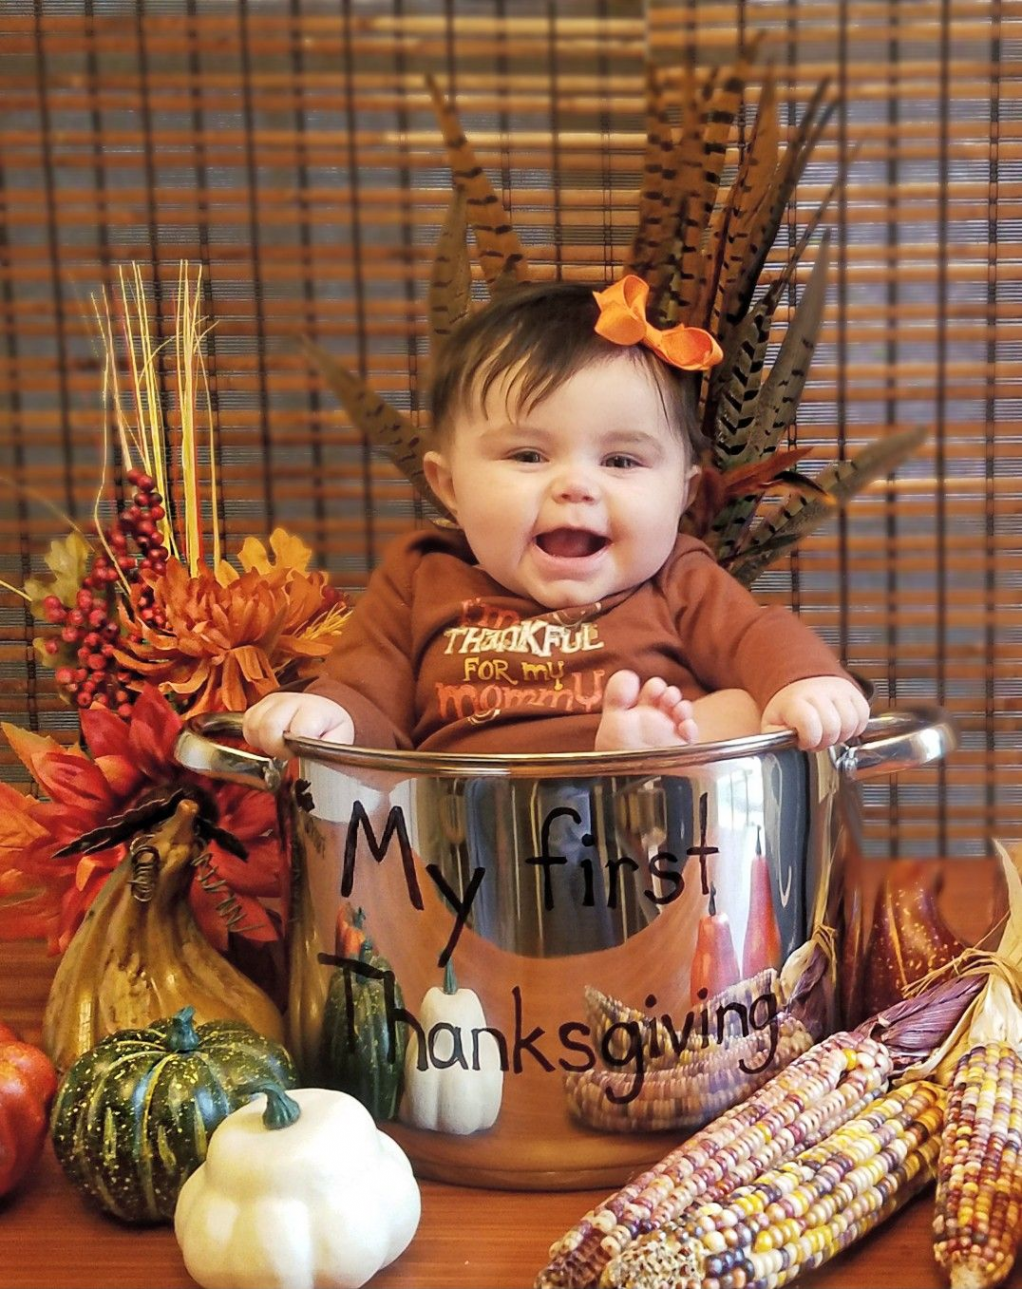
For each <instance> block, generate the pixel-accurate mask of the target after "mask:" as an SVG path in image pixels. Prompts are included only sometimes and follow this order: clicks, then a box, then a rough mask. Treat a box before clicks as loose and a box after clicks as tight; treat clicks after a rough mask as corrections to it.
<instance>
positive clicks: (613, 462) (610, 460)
mask: <svg viewBox="0 0 1022 1289" xmlns="http://www.w3.org/2000/svg"><path fill="white" fill-rule="evenodd" d="M603 464H604V465H606V466H610V468H611V469H612V470H632V469H634V468H635V467H636V466H639V465H642V462H641V461H640V460H638V458H637V457H632V456H629V455H628V454H627V452H613V453H611V455H610V456H608V457H605V458H604V460H603Z"/></svg>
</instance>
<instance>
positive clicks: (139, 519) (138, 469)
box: [6, 265, 349, 719]
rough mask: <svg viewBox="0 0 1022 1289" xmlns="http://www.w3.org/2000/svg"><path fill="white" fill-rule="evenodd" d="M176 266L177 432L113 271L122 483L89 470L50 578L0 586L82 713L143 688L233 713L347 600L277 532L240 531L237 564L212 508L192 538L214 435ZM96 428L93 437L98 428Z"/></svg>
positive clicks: (198, 347)
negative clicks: (21, 608)
mask: <svg viewBox="0 0 1022 1289" xmlns="http://www.w3.org/2000/svg"><path fill="white" fill-rule="evenodd" d="M186 269H187V266H186V265H182V267H181V274H180V277H179V282H178V307H177V320H176V327H175V335H174V341H175V344H174V346H173V354H174V360H173V375H174V376H176V378H177V402H178V411H179V418H180V428H179V429H178V430H176V431H175V432H173V433H172V432H171V431H170V430H169V428H168V426H167V425H166V424H165V422H164V419H163V415H162V412H161V408H162V404H163V394H162V390H161V389H160V386H159V373H158V371H157V368H156V366H155V362H156V350H155V349H154V346H153V343H152V340H151V337H150V329H149V318H148V313H147V305H146V302H145V296H144V284H143V282H142V277H141V273H140V271H139V270H138V268H137V267H136V268H135V270H134V278H133V286H129V285H127V284H126V283H125V280H124V277H123V275H122V278H121V297H122V299H121V308H120V311H119V312H120V316H121V318H122V321H123V325H124V338H123V346H122V347H123V349H124V350H125V352H126V355H127V359H128V364H129V368H130V382H129V384H130V388H131V390H132V394H131V396H130V397H127V398H125V397H122V395H121V392H120V383H119V375H118V361H117V344H116V341H115V336H114V331H113V324H112V321H111V316H110V309H109V305H107V306H106V308H105V310H104V311H102V312H101V311H100V309H99V308H98V307H97V310H96V312H97V317H98V319H99V325H100V333H101V336H102V340H103V345H104V350H105V356H106V370H105V375H104V386H105V390H106V393H107V396H108V404H109V409H110V414H111V417H112V420H113V423H114V428H115V431H116V438H117V446H118V449H119V455H120V461H121V465H122V469H123V481H124V483H123V484H122V486H121V487H120V488H117V487H113V488H107V484H106V479H107V474H106V472H104V478H103V480H102V481H101V484H100V489H99V493H98V495H97V498H96V506H95V509H94V513H93V523H92V531H91V532H87V531H85V530H84V529H82V528H79V527H77V526H75V525H73V524H72V523H71V521H70V520H68V521H67V522H68V526H69V527H70V528H71V532H70V533H69V534H68V535H67V537H65V538H59V539H56V540H54V541H53V543H52V544H51V546H50V549H49V552H48V553H47V555H46V557H45V563H46V566H47V568H48V569H49V570H50V573H51V575H52V576H51V577H49V578H38V577H36V578H29V579H28V580H27V581H26V582H25V584H24V586H23V587H21V588H18V587H7V588H6V589H8V590H10V591H13V592H14V593H15V594H17V595H20V596H21V597H22V598H23V599H24V600H26V601H27V602H28V604H29V605H30V606H31V609H32V613H33V614H34V616H36V617H37V618H40V619H41V620H43V621H44V622H46V623H47V624H48V629H47V631H46V632H45V634H43V635H42V636H40V637H38V638H37V639H36V640H35V642H34V643H35V648H36V653H37V655H38V657H39V658H40V660H41V661H42V662H43V663H44V664H45V665H46V666H47V667H49V668H51V669H53V671H54V675H55V679H56V682H57V688H58V691H59V692H60V693H61V695H62V696H63V697H64V698H66V699H67V700H68V701H70V702H73V703H76V704H77V705H78V706H79V707H80V708H82V709H88V708H90V707H92V706H93V705H99V706H102V707H108V708H109V709H110V710H111V711H115V712H117V714H118V715H120V716H121V717H122V718H124V719H128V717H129V716H130V713H131V707H132V704H133V703H134V701H135V699H136V697H137V695H138V693H139V691H140V690H141V688H142V686H143V684H144V683H145V682H147V681H150V682H153V683H155V684H156V685H158V686H159V688H160V690H161V691H162V692H163V693H164V694H166V695H167V697H168V698H169V699H170V700H171V702H172V703H173V704H174V706H175V707H176V709H177V710H178V711H180V712H187V713H188V714H190V715H194V716H197V715H199V714H201V713H203V712H213V711H241V710H242V709H243V708H245V707H247V706H248V705H249V704H250V703H252V702H255V701H256V700H258V699H259V698H262V697H263V696H264V695H266V694H268V693H270V692H271V691H272V690H274V689H277V688H278V687H279V686H280V685H281V684H282V683H285V682H287V681H290V680H293V679H297V678H300V677H302V676H303V675H304V674H306V672H307V670H308V668H309V667H310V666H312V665H313V664H314V663H315V660H316V659H317V658H319V657H322V656H324V655H326V654H327V653H329V652H330V649H331V648H332V646H333V645H334V643H335V642H336V640H337V637H338V635H339V633H340V631H341V628H342V627H343V625H344V620H345V618H346V616H347V611H348V608H349V605H348V601H347V598H346V596H344V595H343V594H342V593H341V592H340V591H338V590H336V589H335V588H334V587H332V586H331V585H330V583H329V581H328V579H327V577H326V575H325V574H324V573H319V572H310V571H309V561H310V559H311V557H312V551H311V550H310V549H309V548H308V547H307V546H306V545H305V544H304V543H303V542H302V541H301V540H300V539H299V538H297V537H295V536H293V535H292V534H290V533H287V532H285V531H284V529H282V528H278V529H276V530H275V531H274V532H273V533H272V534H271V535H270V538H269V545H268V547H267V546H266V545H265V544H264V543H263V542H262V541H261V540H259V539H258V538H256V537H248V538H246V539H245V541H244V542H243V543H242V545H241V547H240V549H239V551H238V554H237V562H238V564H239V565H240V571H239V570H238V569H237V568H235V567H234V566H233V565H232V564H230V563H229V562H228V561H227V560H226V559H224V558H223V557H222V553H221V543H220V523H219V519H218V517H217V516H216V512H215V510H214V521H213V523H212V531H211V533H210V534H209V536H208V537H206V536H205V535H204V532H203V521H202V516H203V513H204V511H205V510H207V509H209V508H210V507H211V506H215V503H216V501H217V499H218V493H217V477H218V463H217V451H216V448H217V444H216V438H215V435H214V433H213V425H212V411H211V409H210V407H209V400H208V397H207V398H206V399H205V400H204V401H205V407H204V408H200V407H199V406H198V402H199V400H198V398H197V392H198V391H199V390H205V389H206V381H205V365H204V358H203V351H202V342H203V337H204V335H205V332H204V331H203V330H202V326H201V322H200V319H199V318H198V314H197V301H198V296H199V290H198V288H199V280H197V281H196V283H195V287H194V290H193V288H192V287H191V284H190V282H189V280H188V276H187V272H186ZM200 277H201V275H200ZM104 303H105V302H104ZM200 412H202V413H203V414H204V415H205V416H206V418H207V419H208V421H209V430H208V436H207V437H208V443H207V455H208V458H209V462H210V465H209V468H208V478H207V480H206V483H207V487H206V488H205V489H204V488H203V486H202V483H203V481H202V478H201V475H200V471H199V468H198V435H197V431H196V421H197V419H198V416H199V413H200ZM104 437H105V440H107V441H109V438H110V435H109V433H105V436H104ZM175 459H176V461H177V467H178V468H177V471H176V476H175V471H174V470H172V468H171V462H172V460H175ZM113 473H114V472H113V471H111V472H110V474H111V477H113ZM176 479H179V480H180V483H177V482H176ZM125 485H126V486H125ZM104 503H112V504H113V506H114V509H115V512H116V518H115V519H114V520H113V522H111V523H109V524H107V525H104V524H102V523H101V522H100V519H99V515H100V511H101V507H102V506H103V504H104ZM207 546H208V547H209V549H210V551H211V554H212V561H211V562H207V561H206V559H205V551H206V548H207Z"/></svg>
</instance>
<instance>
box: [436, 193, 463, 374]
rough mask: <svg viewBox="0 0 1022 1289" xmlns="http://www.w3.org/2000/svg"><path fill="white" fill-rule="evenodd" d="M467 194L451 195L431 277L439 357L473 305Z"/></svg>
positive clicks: (438, 240)
mask: <svg viewBox="0 0 1022 1289" xmlns="http://www.w3.org/2000/svg"><path fill="white" fill-rule="evenodd" d="M466 231H467V230H466V226H465V193H464V191H463V190H462V189H461V188H458V187H456V188H455V189H454V192H453V193H452V194H451V203H450V205H449V206H448V208H447V214H446V216H445V217H444V222H443V226H442V227H441V229H440V236H439V238H438V239H437V244H436V251H435V253H434V255H433V267H432V269H431V271H430V277H429V329H430V339H431V342H432V343H431V350H432V352H433V353H434V354H435V353H436V352H437V350H438V349H439V348H440V346H441V345H442V344H443V342H444V341H445V340H446V339H447V337H448V336H449V335H450V334H451V332H452V331H453V330H454V329H455V327H456V326H457V325H458V323H459V322H461V320H462V318H464V317H465V316H466V315H467V314H468V312H469V309H470V308H471V305H472V265H471V264H470V262H469V258H468V245H467V243H466V241H465V234H466Z"/></svg>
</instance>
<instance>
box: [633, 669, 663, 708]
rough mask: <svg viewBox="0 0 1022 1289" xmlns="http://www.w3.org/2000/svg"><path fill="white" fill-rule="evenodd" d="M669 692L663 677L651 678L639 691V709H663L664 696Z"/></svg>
mask: <svg viewBox="0 0 1022 1289" xmlns="http://www.w3.org/2000/svg"><path fill="white" fill-rule="evenodd" d="M667 690H668V685H667V682H666V681H665V680H664V679H663V677H662V676H650V678H649V680H647V681H646V683H645V684H644V685H643V687H642V689H640V690H639V700H638V703H637V704H636V706H638V707H663V705H664V694H665V693H666V692H667Z"/></svg>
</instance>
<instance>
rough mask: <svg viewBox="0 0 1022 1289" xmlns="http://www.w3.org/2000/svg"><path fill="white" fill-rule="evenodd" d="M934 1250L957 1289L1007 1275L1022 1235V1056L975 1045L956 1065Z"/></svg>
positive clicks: (984, 1288) (979, 1287)
mask: <svg viewBox="0 0 1022 1289" xmlns="http://www.w3.org/2000/svg"><path fill="white" fill-rule="evenodd" d="M933 1235H934V1253H935V1255H936V1258H937V1261H938V1262H939V1263H940V1265H941V1266H942V1267H943V1268H944V1270H945V1271H946V1272H947V1273H948V1275H949V1277H950V1280H951V1285H952V1289H990V1286H993V1285H999V1284H1000V1283H1001V1282H1002V1281H1003V1280H1004V1279H1006V1277H1007V1275H1008V1273H1009V1271H1010V1270H1011V1268H1012V1264H1013V1263H1014V1261H1015V1252H1016V1249H1017V1248H1018V1243H1019V1239H1020V1236H1022V1057H1020V1056H1019V1054H1018V1053H1017V1052H1016V1051H1015V1049H1014V1048H1013V1047H1011V1046H1009V1045H1008V1044H1007V1043H985V1044H979V1045H977V1046H975V1047H973V1048H972V1049H971V1050H970V1051H968V1052H966V1053H965V1055H964V1056H963V1057H962V1058H961V1060H960V1061H959V1062H958V1064H957V1066H956V1067H955V1072H954V1076H953V1078H952V1081H951V1087H950V1089H949V1091H948V1105H947V1126H946V1127H945V1129H944V1139H943V1143H942V1145H941V1151H940V1161H939V1164H938V1171H937V1201H936V1206H935V1211H934V1220H933Z"/></svg>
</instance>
